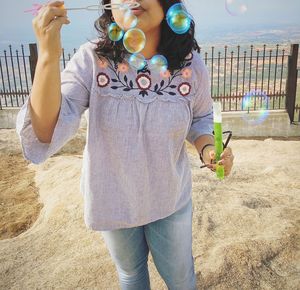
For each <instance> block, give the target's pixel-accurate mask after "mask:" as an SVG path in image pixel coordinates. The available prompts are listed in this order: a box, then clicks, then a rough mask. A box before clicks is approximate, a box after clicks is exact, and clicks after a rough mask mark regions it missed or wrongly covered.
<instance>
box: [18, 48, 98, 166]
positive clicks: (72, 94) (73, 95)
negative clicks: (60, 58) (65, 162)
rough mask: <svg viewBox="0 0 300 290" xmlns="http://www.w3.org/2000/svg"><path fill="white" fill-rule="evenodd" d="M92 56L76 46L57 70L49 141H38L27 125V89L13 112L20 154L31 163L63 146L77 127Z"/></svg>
mask: <svg viewBox="0 0 300 290" xmlns="http://www.w3.org/2000/svg"><path fill="white" fill-rule="evenodd" d="M92 67H93V66H92V59H91V56H90V55H89V53H88V52H87V51H86V50H85V49H84V45H82V46H80V48H79V49H78V51H77V52H76V53H75V54H74V55H73V57H72V58H71V59H70V61H69V62H68V63H67V65H66V67H65V69H64V70H63V71H62V72H61V107H60V111H59V116H58V120H57V123H56V126H55V129H54V132H53V135H52V139H51V142H50V143H43V142H41V141H40V140H39V139H38V138H37V136H36V135H35V133H34V130H33V127H32V124H31V115H30V103H29V101H30V98H31V92H30V94H29V96H28V98H27V99H26V101H25V103H24V105H23V106H22V107H21V109H20V111H19V112H18V114H17V119H16V132H17V135H18V137H19V140H20V143H21V148H22V153H23V157H24V158H25V159H26V160H28V161H31V162H32V163H34V164H39V163H42V162H44V161H45V160H46V159H47V158H49V157H50V156H52V155H53V154H55V153H56V152H57V151H58V150H59V149H60V148H61V147H63V145H65V144H66V143H67V142H68V141H69V140H70V139H71V138H72V137H74V135H75V134H76V132H77V131H78V129H79V125H80V120H81V116H82V114H83V113H84V111H85V110H86V109H87V108H88V107H89V97H90V92H91V85H92Z"/></svg>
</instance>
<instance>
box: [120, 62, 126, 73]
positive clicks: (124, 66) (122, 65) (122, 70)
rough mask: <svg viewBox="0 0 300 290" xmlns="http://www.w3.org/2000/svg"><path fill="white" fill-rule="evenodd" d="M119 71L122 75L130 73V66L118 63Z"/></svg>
mask: <svg viewBox="0 0 300 290" xmlns="http://www.w3.org/2000/svg"><path fill="white" fill-rule="evenodd" d="M118 71H119V72H121V73H126V72H128V65H127V64H126V63H123V62H122V63H118Z"/></svg>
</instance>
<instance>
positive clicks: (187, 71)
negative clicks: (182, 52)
mask: <svg viewBox="0 0 300 290" xmlns="http://www.w3.org/2000/svg"><path fill="white" fill-rule="evenodd" d="M181 73H182V77H183V78H185V79H189V78H190V77H191V76H192V70H191V69H190V68H187V67H186V68H184V69H183V70H182V72H181Z"/></svg>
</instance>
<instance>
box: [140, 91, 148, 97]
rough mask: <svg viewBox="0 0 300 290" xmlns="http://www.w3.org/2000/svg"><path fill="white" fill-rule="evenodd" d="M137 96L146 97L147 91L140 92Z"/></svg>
mask: <svg viewBox="0 0 300 290" xmlns="http://www.w3.org/2000/svg"><path fill="white" fill-rule="evenodd" d="M139 95H142V96H143V97H145V95H146V96H148V93H147V91H140V92H139Z"/></svg>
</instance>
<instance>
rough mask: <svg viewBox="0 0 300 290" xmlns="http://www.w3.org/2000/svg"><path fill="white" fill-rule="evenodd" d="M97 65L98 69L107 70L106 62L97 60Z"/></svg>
mask: <svg viewBox="0 0 300 290" xmlns="http://www.w3.org/2000/svg"><path fill="white" fill-rule="evenodd" d="M97 63H98V66H99V67H100V68H107V66H108V63H107V61H106V60H102V59H98V60H97Z"/></svg>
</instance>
